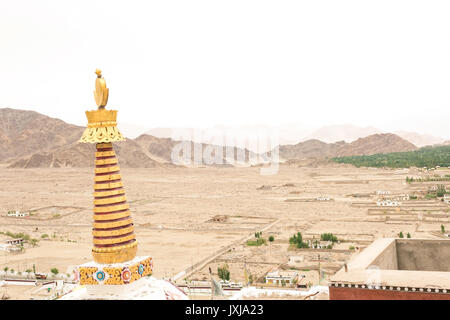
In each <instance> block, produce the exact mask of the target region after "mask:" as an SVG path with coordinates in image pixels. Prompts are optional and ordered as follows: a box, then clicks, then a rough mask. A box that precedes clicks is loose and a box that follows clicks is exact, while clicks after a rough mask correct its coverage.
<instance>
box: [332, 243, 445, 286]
mask: <svg viewBox="0 0 450 320" xmlns="http://www.w3.org/2000/svg"><path fill="white" fill-rule="evenodd" d="M330 280H331V285H332V286H333V285H334V286H342V287H344V286H348V287H352V286H353V287H361V288H372V287H374V288H377V289H378V288H382V289H384V288H391V289H392V288H399V289H400V288H401V289H402V290H408V288H410V289H411V290H412V291H415V290H419V291H424V290H425V291H428V292H443V293H447V292H448V293H450V240H429V239H395V238H381V239H377V240H375V241H374V242H373V243H372V244H371V245H370V246H369V247H367V248H366V249H365V250H363V251H362V252H361V253H360V254H359V255H357V256H356V257H354V258H353V259H352V260H351V261H350V262H349V263H348V264H347V270H346V268H345V267H344V268H342V269H341V270H339V271H338V272H337V273H336V274H335V275H334V276H333V277H331V279H330Z"/></svg>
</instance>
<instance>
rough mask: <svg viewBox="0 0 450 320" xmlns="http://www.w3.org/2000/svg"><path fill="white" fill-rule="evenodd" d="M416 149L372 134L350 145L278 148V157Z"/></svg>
mask: <svg viewBox="0 0 450 320" xmlns="http://www.w3.org/2000/svg"><path fill="white" fill-rule="evenodd" d="M416 149H417V147H416V146H415V145H413V144H412V143H410V142H409V141H406V140H404V139H402V138H400V137H399V136H397V135H395V134H392V133H382V134H373V135H370V136H368V137H365V138H360V139H358V140H356V141H353V142H351V143H346V142H344V141H339V142H335V143H325V142H322V141H319V140H308V141H305V142H301V143H298V144H296V145H285V146H280V149H279V152H280V157H281V158H283V159H286V160H289V159H307V158H317V159H323V158H332V157H338V156H350V155H371V154H376V153H390V152H402V151H412V150H416Z"/></svg>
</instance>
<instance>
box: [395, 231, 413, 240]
mask: <svg viewBox="0 0 450 320" xmlns="http://www.w3.org/2000/svg"><path fill="white" fill-rule="evenodd" d="M398 237H399V238H404V237H405V236H404V235H403V232H402V231H400V233H399V234H398ZM406 237H407V238H411V234H410V233H409V232H408V233H407V234H406Z"/></svg>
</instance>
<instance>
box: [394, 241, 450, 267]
mask: <svg viewBox="0 0 450 320" xmlns="http://www.w3.org/2000/svg"><path fill="white" fill-rule="evenodd" d="M396 247H397V261H398V270H416V271H450V241H449V240H426V241H421V240H414V239H408V240H398V239H397V240H396Z"/></svg>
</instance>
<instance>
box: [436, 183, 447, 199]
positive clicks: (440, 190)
mask: <svg viewBox="0 0 450 320" xmlns="http://www.w3.org/2000/svg"><path fill="white" fill-rule="evenodd" d="M446 192H447V191H446V190H445V186H444V185H443V184H440V185H438V188H437V191H436V196H438V197H443V196H444V194H445V193H446Z"/></svg>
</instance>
